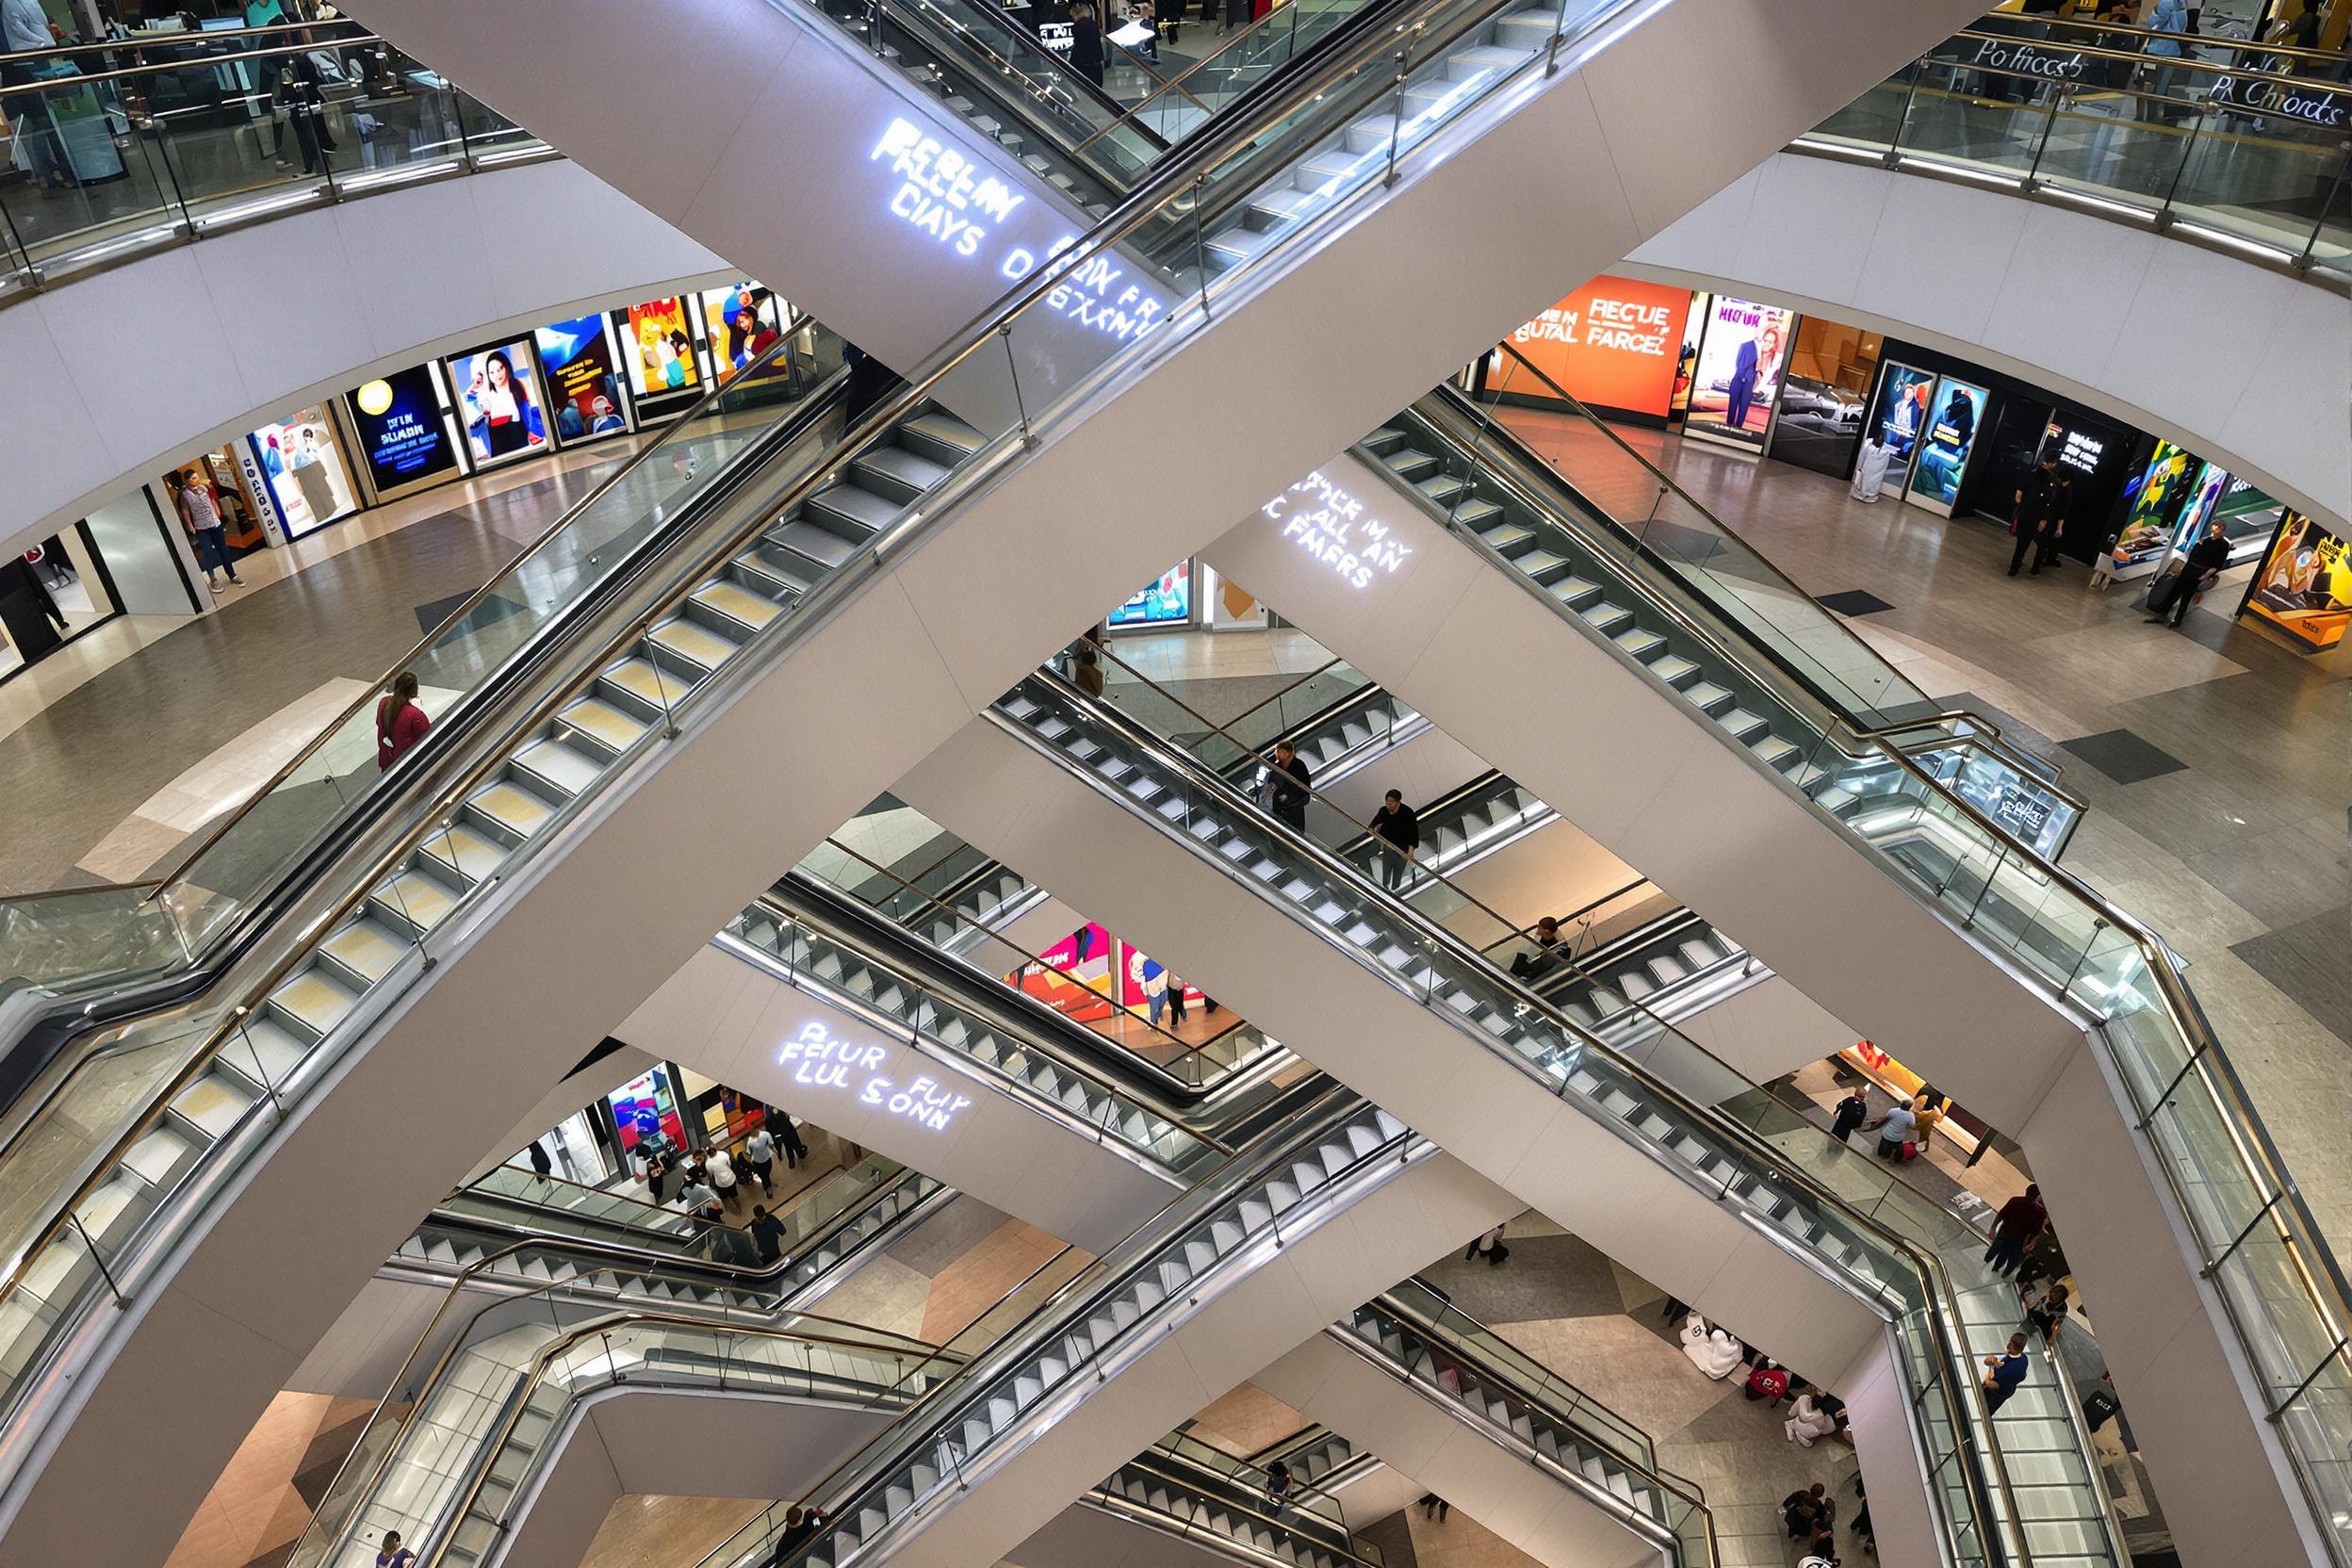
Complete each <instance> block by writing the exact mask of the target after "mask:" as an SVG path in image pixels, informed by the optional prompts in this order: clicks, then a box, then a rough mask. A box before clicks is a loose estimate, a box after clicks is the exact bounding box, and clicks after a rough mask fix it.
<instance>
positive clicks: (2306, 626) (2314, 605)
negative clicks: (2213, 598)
mask: <svg viewBox="0 0 2352 1568" xmlns="http://www.w3.org/2000/svg"><path fill="white" fill-rule="evenodd" d="M2346 578H2347V574H2346V566H2345V562H2344V541H2343V540H2342V539H2339V538H2337V537H2336V536H2335V535H2334V534H2332V533H2330V532H2328V531H2327V530H2326V529H2324V528H2321V527H2320V526H2319V525H2318V524H2317V523H2314V522H2312V521H2311V519H2310V518H2309V517H2306V516H2305V515H2303V514H2301V513H2300V512H2289V513H2287V514H2286V515H2284V517H2283V519H2282V520H2281V521H2280V523H2279V525H2278V535H2277V537H2275V538H2274V539H2273V540H2272V541H2271V546H2270V551H2269V553H2268V554H2267V555H2266V556H2264V557H2263V559H2262V565H2261V566H2260V567H2258V568H2256V570H2255V573H2254V580H2253V581H2252V583H2251V584H2249V585H2248V587H2247V589H2246V603H2245V605H2244V606H2243V607H2242V608H2241V609H2240V611H2239V613H2240V614H2242V615H2248V616H2251V617H2253V618H2254V619H2256V620H2258V621H2264V622H2267V623H2269V624H2270V625H2272V626H2275V627H2277V628H2278V629H2279V630H2281V631H2283V632H2285V633H2286V634H2287V635H2288V636H2290V637H2293V638H2294V639H2295V641H2296V642H2298V643H2301V644H2302V645H2304V646H2306V647H2308V648H2310V649H2311V650H2312V651H2314V652H2317V651H2320V650H2322V649H2326V648H2332V647H2334V646H2335V645H2337V644H2339V643H2341V642H2343V641H2344V625H2345V623H2346V621H2352V581H2348V580H2346Z"/></svg>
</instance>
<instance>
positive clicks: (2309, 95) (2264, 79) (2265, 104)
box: [2213, 76, 2352, 126]
mask: <svg viewBox="0 0 2352 1568" xmlns="http://www.w3.org/2000/svg"><path fill="white" fill-rule="evenodd" d="M2213 102H2214V103H2216V104H2219V105H2221V106H2223V107H2225V108H2233V109H2243V110H2245V111H2246V112H2247V113H2249V114H2272V115H2277V116H2278V117H2279V118H2280V119H2283V120H2300V121H2302V122H2304V123H2305V124H2307V125H2328V126H2335V125H2342V124H2344V123H2345V122H2347V121H2352V97H2347V96H2346V95H2345V94H2344V93H2341V92H2311V91H2307V90H2304V89H2302V88H2299V87H2296V86H2295V85H2294V84H2293V83H2290V82H2282V81H2279V80H2278V79H2277V78H2275V77H2270V76H2224V77H2223V78H2222V79H2221V85H2220V86H2218V87H2216V88H2214V89H2213Z"/></svg>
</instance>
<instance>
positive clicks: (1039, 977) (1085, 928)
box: [1005, 921, 1114, 1023]
mask: <svg viewBox="0 0 2352 1568" xmlns="http://www.w3.org/2000/svg"><path fill="white" fill-rule="evenodd" d="M1113 945H1114V944H1113V943H1112V940H1111V934H1110V933H1109V932H1108V931H1105V930H1104V929H1103V927H1102V926H1100V925H1098V924H1096V923H1094V922H1092V921H1088V922H1087V923H1086V924H1084V925H1082V926H1080V927H1078V929H1076V930H1075V931H1072V932H1071V933H1070V935H1069V936H1067V937H1064V938H1063V939H1061V940H1060V941H1057V942H1055V943H1054V945H1053V946H1051V947H1049V948H1047V949H1046V950H1045V951H1044V952H1043V953H1040V954H1038V955H1037V957H1038V958H1039V959H1040V960H1042V962H1040V963H1034V964H1023V965H1022V966H1021V968H1020V969H1019V970H1018V971H1016V972H1014V973H1012V974H1009V975H1007V976H1005V978H1006V979H1007V980H1008V981H1010V982H1011V983H1012V985H1013V986H1014V987H1015V988H1018V989H1020V990H1023V991H1026V992H1027V993H1028V994H1029V995H1031V996H1034V997H1036V998H1037V1000H1038V1001H1040V1002H1042V1003H1044V1004H1045V1005H1047V1006H1049V1007H1052V1008H1053V1009H1054V1010H1055V1011H1056V1012H1058V1013H1061V1014H1062V1015H1063V1016H1064V1017H1067V1018H1072V1019H1075V1020H1077V1021H1079V1022H1081V1023H1090V1022H1093V1021H1095V1020H1097V1019H1105V1018H1108V1017H1110V1016H1111V1011H1112V1004H1111V986H1112V980H1113V976H1112V962H1113V958H1112V953H1111V948H1112V946H1113Z"/></svg>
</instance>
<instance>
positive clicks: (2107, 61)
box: [1796, 16, 2352, 277]
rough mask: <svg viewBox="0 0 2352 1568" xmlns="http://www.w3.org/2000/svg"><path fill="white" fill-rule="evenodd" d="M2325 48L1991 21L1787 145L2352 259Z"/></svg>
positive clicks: (2349, 177) (2284, 251) (2333, 69)
mask: <svg viewBox="0 0 2352 1568" xmlns="http://www.w3.org/2000/svg"><path fill="white" fill-rule="evenodd" d="M2344 60H2345V57H2344V55H2343V54H2342V53H2339V52H2336V51H2332V50H2308V49H2295V48H2291V47H2287V46H2284V45H2280V44H2276V43H2262V44H2255V43H2242V42H2235V41H2229V40H2226V39H2220V38H2214V37H2212V36H2209V35H2180V34H2169V33H2156V32H2151V31H2148V30H2146V29H2143V28H2139V27H2134V26H2131V25H2129V24H2095V23H2088V22H2077V21H2065V22H2062V21H2058V20H2056V19H2054V18H2042V17H2026V16H1988V17H1986V18H1985V20H1984V21H1983V22H1982V23H1980V24H1978V25H1977V26H1975V27H1973V28H1970V29H1968V31H1966V32H1963V33H1960V34H1957V35H1955V36H1954V37H1953V38H1952V39H1951V40H1949V41H1946V42H1944V43H1941V44H1938V45H1937V46H1936V48H1935V49H1933V50H1930V51H1929V52H1928V54H1927V55H1926V56H1925V57H1922V58H1921V59H1919V60H1918V61H1916V62H1915V63H1913V64H1911V65H1909V66H1906V67H1905V68H1904V69H1903V70H1902V71H1900V72H1898V73H1896V74H1895V75H1894V76H1892V77H1891V78H1889V79H1888V80H1887V82H1885V83H1883V84H1882V85H1880V86H1878V87H1875V88H1872V89H1871V90H1870V91H1868V92H1865V93H1864V94H1863V95H1862V96H1861V97H1859V98H1857V99H1855V100H1854V102H1853V103H1852V104H1850V105H1848V106H1846V107H1844V108H1842V109H1840V110H1838V112H1837V113H1836V114H1834V115H1832V116H1830V117H1829V118H1828V119H1827V120H1825V121H1823V122H1821V124H1820V125H1819V126H1817V127H1815V128H1814V129H1813V130H1812V131H1810V132H1808V133H1806V134H1805V136H1803V137H1800V138H1799V139H1798V140H1797V143H1796V145H1797V146H1798V148H1800V149H1801V150H1803V151H1806V152H1820V153H1828V154H1833V155H1849V156H1857V157H1865V158H1870V159H1871V160H1873V161H1884V162H1886V163H1887V164H1889V165H1891V166H1893V167H1896V168H1903V167H1918V168H1922V169H1929V170H1938V169H1940V170H1949V171H1951V172H1953V173H1955V174H1959V175H1963V176H1965V177H1967V178H1968V179H1969V180H1970V181H1971V182H1974V183H1983V184H1992V185H1996V186H2005V187H2007V188H2011V189H2014V190H2018V191H2022V192H2034V193H2040V194H2042V195H2045V196H2048V197H2052V198H2056V199H2059V200H2062V201H2067V202H2069V203H2070V204H2074V205H2076V206H2079V207H2081V208H2082V209H2083V210H2085V211H2089V212H2108V213H2112V214H2116V215H2120V216H2126V217H2129V218H2131V219H2133V220H2135V221H2137V220H2148V221H2153V222H2155V224H2156V225H2157V226H2158V227H2159V228H2162V229H2166V230H2169V231H2171V232H2174V233H2185V234H2194V235H2199V236H2205V237H2212V238H2214V239H2217V240H2221V241H2224V242H2226V243H2227V244H2229V246H2230V247H2232V248H2234V249H2238V250H2242V251H2246V252H2251V253H2257V254H2260V255H2263V256H2267V257H2271V258H2274V259H2276V260H2278V261H2280V262H2282V263H2285V264H2287V265H2290V266H2292V267H2294V268H2295V269H2296V270H2306V269H2315V270H2324V271H2327V272H2331V273H2334V274H2336V275H2338V276H2339V277H2341V276H2342V275H2343V274H2344V271H2345V270H2346V267H2347V262H2348V261H2352V144H2348V143H2347V142H2346V141H2345V139H2344V118H2345V114H2346V110H2347V108H2348V107H2352V90H2347V88H2346V86H2345V64H2344Z"/></svg>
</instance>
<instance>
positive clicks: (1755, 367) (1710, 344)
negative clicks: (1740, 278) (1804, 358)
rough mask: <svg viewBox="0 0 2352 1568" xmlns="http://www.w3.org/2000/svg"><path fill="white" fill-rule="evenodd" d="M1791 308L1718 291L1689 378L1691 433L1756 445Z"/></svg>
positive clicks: (1783, 360)
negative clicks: (1696, 362) (1705, 332)
mask: <svg viewBox="0 0 2352 1568" xmlns="http://www.w3.org/2000/svg"><path fill="white" fill-rule="evenodd" d="M1793 321H1794V317H1793V315H1792V313H1790V312H1789V311H1786V310H1782V309H1780V308H1779V307H1777V306H1775V305H1760V304H1756V302H1753V301H1749V300H1735V299H1732V298H1731V297H1730V296H1728V295H1724V294H1718V295H1716V296H1715V302H1714V303H1713V304H1712V305H1711V306H1710V307H1708V310H1707V334H1706V335H1705V336H1704V337H1702V338H1700V340H1699V362H1698V368H1696V370H1694V371H1693V372H1692V374H1691V418H1690V423H1689V425H1688V426H1687V427H1686V428H1687V429H1688V430H1689V432H1690V433H1691V434H1692V435H1696V436H1699V437H1702V438H1704V439H1706V440H1710V441H1721V442H1724V443H1726V444H1728V445H1731V446H1735V447H1745V448H1747V449H1750V450H1757V451H1760V450H1761V449H1763V446H1764V437H1765V434H1766V433H1767V432H1768V431H1769V430H1770V428H1771V426H1772V403H1773V401H1774V400H1775V399H1776V398H1778V396H1779V395H1780V378H1781V373H1782V372H1783V371H1784V370H1785V369H1787V368H1788V361H1789V329H1790V327H1791V325H1792V324H1793Z"/></svg>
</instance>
